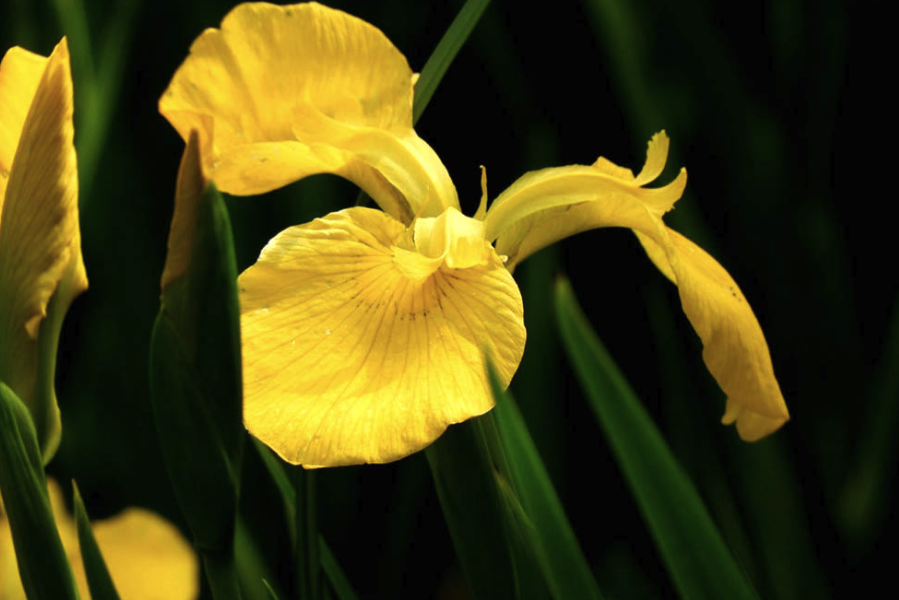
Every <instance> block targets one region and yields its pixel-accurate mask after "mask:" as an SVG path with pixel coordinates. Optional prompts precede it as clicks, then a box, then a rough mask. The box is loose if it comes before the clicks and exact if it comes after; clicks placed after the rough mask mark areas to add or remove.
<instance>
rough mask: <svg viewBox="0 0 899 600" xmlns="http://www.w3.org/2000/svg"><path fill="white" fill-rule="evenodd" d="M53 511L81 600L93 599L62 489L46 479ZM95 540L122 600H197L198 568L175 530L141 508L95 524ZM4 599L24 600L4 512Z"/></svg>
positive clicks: (0, 576) (0, 548) (0, 521)
mask: <svg viewBox="0 0 899 600" xmlns="http://www.w3.org/2000/svg"><path fill="white" fill-rule="evenodd" d="M47 491H48V492H49V495H50V506H51V507H52V509H53V516H54V517H55V519H56V527H57V529H58V530H59V537H60V540H61V541H62V544H63V548H64V549H65V551H66V554H67V556H68V559H69V563H71V565H72V575H73V576H74V578H75V584H76V585H77V586H78V593H79V596H80V597H81V598H84V599H85V600H90V598H91V595H90V591H89V590H88V585H87V577H86V575H85V573H84V565H83V563H82V560H81V549H80V547H79V544H78V533H77V530H76V527H75V522H74V520H73V519H72V517H71V516H70V515H69V513H68V511H67V510H66V508H65V501H64V498H63V495H62V491H61V490H60V489H59V485H58V484H57V483H56V481H54V480H52V479H48V480H47ZM91 528H92V529H93V532H94V537H95V538H96V540H97V544H98V545H99V546H100V552H101V553H102V554H103V559H104V561H105V562H106V566H107V568H108V569H109V573H110V576H111V577H112V579H113V583H114V584H115V586H116V589H117V591H118V592H119V595H120V596H121V597H122V598H129V599H133V600H162V599H165V600H193V599H194V598H196V597H197V596H198V595H199V563H198V561H197V556H196V554H195V553H194V551H193V549H192V548H191V547H190V544H188V543H187V540H185V539H184V537H183V536H182V535H181V533H180V532H179V531H178V530H177V529H176V528H175V526H174V525H172V524H171V523H169V522H168V521H166V520H165V519H163V518H162V517H160V516H158V515H156V514H155V513H152V512H150V511H147V510H144V509H141V508H127V509H125V510H124V511H122V512H121V513H119V514H117V515H115V516H113V517H110V518H108V519H102V520H99V521H94V522H92V523H91ZM0 600H25V590H24V589H22V582H21V581H20V579H19V572H18V565H17V563H16V553H15V550H14V549H13V544H12V536H11V535H10V530H9V523H8V522H7V521H6V519H5V518H4V516H3V512H2V509H0Z"/></svg>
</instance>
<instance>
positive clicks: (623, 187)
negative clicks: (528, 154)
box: [485, 132, 687, 270]
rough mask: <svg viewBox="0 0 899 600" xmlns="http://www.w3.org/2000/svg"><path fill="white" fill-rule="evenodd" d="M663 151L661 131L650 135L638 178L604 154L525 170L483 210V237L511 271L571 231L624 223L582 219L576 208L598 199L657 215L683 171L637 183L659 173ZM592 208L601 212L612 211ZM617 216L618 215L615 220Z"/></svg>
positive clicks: (679, 188) (670, 200)
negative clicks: (663, 181) (658, 181)
mask: <svg viewBox="0 0 899 600" xmlns="http://www.w3.org/2000/svg"><path fill="white" fill-rule="evenodd" d="M667 151H668V138H667V137H666V136H665V133H664V132H661V133H658V134H656V135H655V136H654V137H653V139H652V141H651V142H650V144H649V150H648V152H647V160H646V166H645V167H644V169H643V171H641V173H640V176H639V178H635V177H634V175H633V173H632V172H631V171H630V170H629V169H625V168H622V167H619V166H617V165H615V164H613V163H611V162H610V161H608V160H606V159H605V158H600V159H598V160H597V161H596V162H595V163H594V164H592V165H590V166H586V165H572V166H568V167H556V168H550V169H543V170H540V171H532V172H530V173H526V174H525V175H523V176H522V177H520V178H519V179H518V180H517V181H515V182H514V183H513V184H512V185H511V186H509V188H508V189H507V190H506V191H504V192H503V193H502V194H500V196H499V197H498V198H497V199H496V200H495V201H494V203H493V205H492V206H491V207H490V209H489V210H488V211H487V218H486V220H485V223H486V225H487V233H486V235H487V239H489V240H490V241H494V240H495V241H496V251H497V252H498V253H499V254H500V255H503V256H508V257H509V262H508V267H509V269H510V270H514V268H515V266H516V265H517V264H518V263H519V262H521V261H522V260H524V259H525V258H527V257H528V256H530V255H531V254H533V253H534V252H536V251H538V250H540V249H541V248H545V247H546V246H548V245H550V244H552V243H554V242H557V241H559V240H561V239H564V238H566V237H569V236H571V235H574V234H576V233H580V232H582V231H587V230H588V229H595V228H597V227H607V226H617V227H621V226H623V227H629V225H626V224H620V223H617V222H615V221H614V220H613V221H611V222H608V223H603V222H596V221H587V222H585V221H584V220H583V219H582V218H581V217H580V211H579V209H578V207H581V206H584V205H587V204H599V203H602V204H608V205H609V206H610V207H620V210H623V211H626V212H628V211H637V213H638V216H639V215H642V214H643V213H648V214H651V215H654V216H657V217H661V216H662V215H663V214H665V213H666V212H668V211H669V210H671V209H672V208H673V207H674V203H675V202H676V201H677V200H678V199H679V198H680V197H681V195H682V194H683V191H684V187H685V186H686V185H687V173H686V171H684V170H681V172H680V174H679V175H678V177H677V178H676V179H675V180H674V181H672V182H671V183H669V184H668V185H665V186H663V187H660V188H644V187H642V185H643V184H644V183H646V182H648V179H647V178H648V177H649V176H651V175H657V174H658V173H661V171H662V169H663V168H664V166H665V158H666V155H667ZM583 210H586V211H588V212H589V211H592V210H594V209H593V208H584V209H583ZM598 210H600V211H602V212H603V213H606V212H615V210H618V209H617V208H616V209H614V210H613V209H612V208H605V207H603V208H600V209H598ZM620 218H622V217H621V216H620V215H619V216H618V217H617V219H620Z"/></svg>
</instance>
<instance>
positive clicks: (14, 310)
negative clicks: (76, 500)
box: [0, 39, 87, 461]
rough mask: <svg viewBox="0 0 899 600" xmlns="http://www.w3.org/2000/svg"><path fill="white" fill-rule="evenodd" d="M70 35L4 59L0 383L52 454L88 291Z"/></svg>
mask: <svg viewBox="0 0 899 600" xmlns="http://www.w3.org/2000/svg"><path fill="white" fill-rule="evenodd" d="M72 138H73V128H72V76H71V73H70V70H69V49H68V45H67V43H66V40H65V39H63V40H62V41H61V42H60V43H59V45H58V46H56V48H55V49H54V50H53V53H52V54H51V55H50V57H49V58H44V57H42V56H38V55H36V54H32V53H30V52H28V51H27V50H23V49H22V48H12V49H11V50H9V51H8V52H7V53H6V55H5V56H4V57H3V61H2V63H0V380H2V381H3V382H4V383H6V385H8V386H9V387H10V388H11V389H12V390H13V391H14V392H16V394H17V395H18V396H19V398H21V399H22V401H23V402H24V403H25V405H26V406H28V408H29V409H30V411H31V414H32V417H33V418H34V421H35V427H36V428H37V432H38V438H39V442H40V444H41V450H42V452H43V455H44V460H45V461H46V460H49V459H50V457H51V456H52V455H53V453H54V452H55V450H56V447H57V445H58V444H59V436H60V421H59V409H58V408H57V404H56V392H55V391H54V385H53V378H54V371H55V368H56V346H57V342H58V339H59V333H60V329H61V328H62V320H63V317H64V316H65V313H66V311H67V310H68V307H69V304H71V302H72V300H73V299H74V298H75V296H77V295H78V294H80V293H81V292H83V291H84V290H86V289H87V275H86V274H85V271H84V262H83V261H82V258H81V234H80V232H79V229H78V174H77V170H76V161H75V147H74V145H73V144H72Z"/></svg>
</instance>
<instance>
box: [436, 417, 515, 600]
mask: <svg viewBox="0 0 899 600" xmlns="http://www.w3.org/2000/svg"><path fill="white" fill-rule="evenodd" d="M425 454H426V456H427V458H428V464H429V465H430V467H431V473H432V475H433V479H434V486H435V487H436V489H437V496H438V498H439V499H440V506H441V508H442V510H443V516H444V519H445V520H446V523H447V527H448V528H449V531H450V536H451V537H452V539H453V545H454V546H455V548H456V555H457V557H458V558H459V562H460V563H461V565H462V570H463V571H464V572H465V575H466V577H467V578H468V582H469V584H470V585H471V587H472V590H473V591H474V594H475V597H476V598H479V599H481V600H503V599H508V600H516V599H518V598H519V597H520V586H519V583H518V578H517V577H516V571H515V564H514V561H513V555H514V554H515V553H516V550H515V549H514V548H513V543H515V538H514V537H513V536H511V535H509V524H510V523H514V522H515V520H514V516H513V515H509V514H507V511H508V508H507V507H506V506H505V503H504V499H503V498H502V496H501V494H500V491H499V488H498V485H497V479H496V471H497V470H496V467H495V466H494V463H493V460H492V458H491V453H490V450H489V447H488V441H487V439H486V438H485V435H484V432H483V429H482V426H481V423H480V420H479V419H472V420H469V421H466V422H464V423H460V424H459V425H453V426H451V427H450V428H449V429H447V430H446V432H444V434H443V435H442V436H441V437H440V438H439V439H438V440H437V441H436V442H434V444H432V445H431V446H429V447H428V448H427V449H426V450H425Z"/></svg>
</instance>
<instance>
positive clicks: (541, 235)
mask: <svg viewBox="0 0 899 600" xmlns="http://www.w3.org/2000/svg"><path fill="white" fill-rule="evenodd" d="M667 152H668V138H667V137H666V136H665V134H664V132H662V133H660V134H657V135H656V136H655V137H653V139H652V141H651V142H650V144H649V149H648V152H647V160H646V166H644V168H643V170H642V171H641V172H640V174H639V175H638V176H637V177H634V175H633V173H632V172H631V171H630V170H629V169H625V168H622V167H619V166H617V165H615V164H613V163H611V162H609V161H608V160H606V159H603V158H600V159H599V160H598V161H596V163H594V164H593V165H591V166H589V167H585V166H571V167H561V168H556V169H545V170H543V171H536V172H533V173H528V174H526V175H524V176H523V177H521V178H520V179H519V180H518V181H516V182H515V183H514V184H513V185H512V186H511V187H510V188H509V189H508V190H506V191H505V192H504V193H503V194H502V195H500V197H499V198H497V200H496V202H495V203H494V205H493V206H492V207H491V208H490V210H488V212H487V219H486V225H487V236H488V239H496V251H497V253H498V254H500V255H505V256H507V257H508V263H507V266H508V268H509V269H510V270H512V269H514V268H515V265H516V264H517V263H518V262H520V261H521V260H523V259H524V258H526V257H527V256H529V255H530V254H533V253H534V252H536V251H537V250H539V249H541V248H543V247H545V246H547V245H549V244H551V243H553V242H556V241H558V240H560V239H563V238H565V237H568V236H570V235H573V234H575V233H579V232H582V231H587V230H589V229H596V228H600V227H628V228H630V229H632V230H634V232H635V233H636V234H637V236H638V237H639V239H640V241H641V242H642V243H643V246H644V248H646V252H647V254H648V255H649V257H650V259H651V260H652V261H653V262H654V263H655V264H656V266H657V267H658V268H659V269H660V270H661V271H662V273H663V274H664V275H665V276H666V277H668V278H669V279H670V280H671V281H673V282H674V283H676V284H677V286H678V290H679V293H680V298H681V304H682V306H683V309H684V312H685V313H686V315H687V318H688V319H689V320H690V323H691V324H692V325H693V328H694V329H695V330H696V332H697V333H698V334H699V337H700V339H702V342H703V346H704V350H703V358H704V360H705V363H706V366H707V367H708V369H709V371H710V372H711V373H712V375H713V376H714V377H715V379H716V380H717V381H718V384H719V385H720V386H721V388H722V389H723V390H724V392H725V393H726V394H727V396H728V408H727V412H726V415H725V418H724V421H725V422H726V423H732V422H734V421H736V423H737V430H738V432H739V433H740V436H741V437H743V439H746V440H755V439H759V438H761V437H763V436H765V435H768V434H769V433H771V432H773V431H774V430H776V429H777V428H778V427H780V426H781V425H782V424H783V423H784V422H786V421H787V419H789V413H788V412H787V408H786V404H785V403H784V399H783V395H782V394H781V391H780V388H779V386H778V384H777V380H776V379H775V377H774V369H773V366H772V364H771V357H770V353H769V351H768V345H767V343H766V342H765V337H764V335H763V334H762V330H761V327H760V326H759V324H758V320H757V319H756V317H755V315H754V314H753V312H752V309H751V308H750V307H749V304H748V302H747V301H746V299H745V298H744V297H743V294H742V293H741V292H740V290H739V288H738V287H737V284H736V283H735V282H734V281H733V279H732V278H731V277H730V275H729V274H728V273H727V271H725V270H724V268H723V267H721V265H719V264H718V263H717V262H715V260H714V259H713V258H711V257H710V256H709V255H708V254H706V253H705V252H704V251H703V250H702V249H701V248H699V247H698V246H696V245H695V244H693V243H692V242H691V241H689V240H688V239H686V238H685V237H683V236H681V235H680V234H678V233H676V232H674V231H672V230H670V229H668V228H667V227H666V226H665V225H664V223H663V221H662V215H664V213H665V212H667V211H668V210H670V209H671V208H672V207H673V206H674V203H675V202H676V201H677V200H678V199H679V198H680V196H681V194H682V193H683V189H684V186H685V185H686V172H685V171H683V170H682V171H681V173H680V175H679V176H678V177H677V178H676V179H675V181H673V182H672V183H670V184H668V185H666V186H663V187H661V188H656V189H646V188H644V187H642V185H643V184H645V183H648V182H650V181H651V180H652V179H653V178H655V177H656V176H658V175H659V174H660V173H661V172H662V170H663V169H664V166H665V158H666V155H667Z"/></svg>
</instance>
